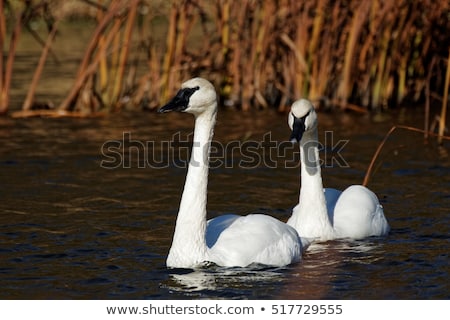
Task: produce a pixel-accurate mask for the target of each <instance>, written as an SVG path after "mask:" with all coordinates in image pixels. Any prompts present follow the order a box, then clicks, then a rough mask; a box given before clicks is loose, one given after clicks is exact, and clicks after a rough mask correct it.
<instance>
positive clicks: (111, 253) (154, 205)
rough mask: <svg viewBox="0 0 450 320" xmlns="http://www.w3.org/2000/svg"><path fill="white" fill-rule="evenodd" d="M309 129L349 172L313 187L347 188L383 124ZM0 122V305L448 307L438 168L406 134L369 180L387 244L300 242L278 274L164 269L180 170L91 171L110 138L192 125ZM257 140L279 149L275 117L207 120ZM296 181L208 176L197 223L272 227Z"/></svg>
mask: <svg viewBox="0 0 450 320" xmlns="http://www.w3.org/2000/svg"><path fill="white" fill-rule="evenodd" d="M350 117H351V118H350ZM320 119H322V120H323V121H322V122H321V123H323V124H321V127H320V130H321V132H320V135H319V136H320V137H324V133H323V132H324V131H326V130H332V131H333V133H334V138H335V139H337V140H339V139H348V140H349V143H348V144H347V145H346V147H345V149H344V150H343V156H344V157H345V159H346V161H347V162H348V163H349V165H350V167H349V168H338V167H329V168H324V170H323V177H324V184H325V186H326V187H335V188H341V189H342V188H345V187H346V186H348V185H349V184H352V183H361V181H362V179H363V177H364V173H365V170H366V167H367V164H368V163H369V161H370V158H371V156H372V154H373V151H374V150H375V148H376V146H377V144H378V142H379V141H380V140H381V139H382V137H383V134H384V132H386V131H387V130H388V129H389V127H390V124H386V125H383V124H381V125H380V124H378V125H376V126H374V125H371V123H370V120H369V119H367V118H362V117H358V116H352V115H345V118H341V117H336V116H333V115H328V114H320ZM345 121H346V122H345ZM350 124H353V125H354V128H355V129H354V130H350V129H349V126H350ZM0 125H1V127H0V137H1V139H2V146H1V149H0V150H1V154H0V174H1V177H2V178H1V180H0V181H1V194H0V199H1V201H0V212H1V214H0V238H1V239H2V241H1V244H0V281H1V283H2V292H1V293H0V296H1V297H2V298H21V299H26V298H31V299H36V298H41V299H45V298H56V299H57V298H74V299H124V298H127V299H190V298H199V299H209V298H219V299H243V298H245V299H355V298H356V299H382V298H384V299H411V298H414V299H416V298H418V299H430V298H435V299H448V298H450V288H449V285H448V278H449V275H450V270H449V267H448V261H449V257H448V252H449V244H450V236H449V234H450V232H449V231H450V230H449V226H450V221H449V219H450V216H449V214H448V208H449V207H450V194H449V192H448V190H450V169H449V167H450V166H449V160H448V158H446V157H445V156H444V157H443V156H442V153H440V151H439V149H438V148H436V147H435V146H434V145H433V144H432V143H431V144H428V145H424V144H423V141H422V138H421V137H420V136H417V135H415V134H410V133H408V132H398V133H396V134H395V135H394V136H393V137H392V138H391V139H390V140H389V142H388V144H387V145H386V146H385V149H384V150H383V152H382V154H381V157H380V160H379V161H378V166H377V170H376V171H375V174H374V176H373V178H372V180H371V182H370V187H371V188H372V189H373V190H374V191H375V192H376V193H377V194H378V195H379V197H380V199H381V202H382V204H383V206H384V208H385V213H386V216H387V218H388V220H389V222H390V224H391V227H392V230H391V233H390V234H389V236H388V237H387V238H371V239H365V240H360V241H330V242H326V243H320V244H314V245H312V246H311V248H310V249H309V250H308V252H306V254H305V255H304V259H303V261H301V262H300V263H298V264H295V265H291V266H288V267H285V268H280V269H267V268H266V269H256V270H255V269H248V268H244V269H243V268H240V269H223V268H219V267H214V266H209V267H207V268H204V269H200V270H169V269H167V268H166V267H165V259H166V255H167V252H168V249H169V247H170V244H171V238H172V233H173V228H174V224H175V219H176V214H177V209H178V203H179V198H180V194H181V191H182V186H183V182H184V178H185V174H186V170H185V169H184V168H178V167H176V166H175V165H171V166H169V167H167V168H161V169H154V168H149V167H146V168H139V167H138V166H137V165H132V166H131V167H130V168H116V169H104V168H101V167H100V163H101V161H102V159H103V155H102V153H101V146H102V145H103V144H104V142H105V141H108V140H114V139H120V138H121V137H122V136H123V132H124V131H126V132H132V136H133V139H137V140H140V141H153V140H154V141H157V142H160V141H163V140H164V139H168V138H170V137H172V135H173V133H174V132H176V131H180V132H182V133H183V134H186V135H187V134H188V133H189V132H190V131H191V130H192V125H193V119H191V118H190V117H187V116H186V115H182V114H173V115H168V116H165V117H159V116H158V115H157V114H154V113H143V114H137V115H136V114H121V115H115V116H114V115H113V116H111V117H108V118H102V119H76V120H75V119H26V120H13V119H0ZM363 130H364V131H363ZM269 131H270V132H271V135H272V139H274V140H275V141H285V139H287V137H288V133H289V132H288V128H287V126H286V124H285V116H281V115H277V114H274V113H272V112H270V111H268V112H261V113H259V114H258V116H257V117H256V118H255V117H253V116H251V115H246V114H236V113H233V112H230V111H226V110H221V112H220V113H219V122H218V125H217V128H216V134H215V139H216V140H217V141H222V142H224V143H227V142H229V141H231V140H233V139H253V140H255V141H258V140H259V141H261V140H262V139H263V137H264V135H265V134H266V133H267V132H269ZM362 132H364V134H362ZM444 147H445V146H444ZM299 180H300V179H299V170H298V168H284V167H282V166H276V167H274V168H268V167H265V166H263V165H261V166H257V167H255V168H253V169H248V168H240V167H232V168H226V167H218V168H215V169H212V170H211V174H210V183H209V202H208V214H209V217H213V216H216V215H220V214H225V213H238V214H247V213H251V212H261V213H266V214H270V215H273V216H275V217H277V218H278V219H281V220H283V221H286V220H287V218H288V217H289V216H290V213H291V211H290V210H291V208H292V207H293V206H294V205H295V204H296V202H297V201H298V188H299V186H298V183H299Z"/></svg>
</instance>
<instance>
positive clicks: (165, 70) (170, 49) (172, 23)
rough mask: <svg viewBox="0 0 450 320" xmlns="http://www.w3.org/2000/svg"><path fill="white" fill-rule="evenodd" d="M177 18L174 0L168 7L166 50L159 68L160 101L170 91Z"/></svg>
mask: <svg viewBox="0 0 450 320" xmlns="http://www.w3.org/2000/svg"><path fill="white" fill-rule="evenodd" d="M177 18H178V6H177V3H176V2H175V1H174V2H172V6H171V8H170V14H169V27H168V28H169V29H168V32H167V37H166V39H167V40H166V51H165V54H164V60H163V65H162V70H161V84H160V86H161V103H162V104H163V103H165V102H166V101H168V99H169V96H170V95H171V92H170V90H169V76H170V73H171V66H172V60H173V56H174V52H175V41H176V32H177V30H176V27H177V22H176V21H177Z"/></svg>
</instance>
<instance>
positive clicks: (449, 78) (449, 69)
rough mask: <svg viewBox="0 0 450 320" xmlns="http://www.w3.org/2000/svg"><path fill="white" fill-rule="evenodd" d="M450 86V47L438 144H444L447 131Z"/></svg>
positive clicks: (449, 49)
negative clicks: (449, 91)
mask: <svg viewBox="0 0 450 320" xmlns="http://www.w3.org/2000/svg"><path fill="white" fill-rule="evenodd" d="M449 86H450V47H449V48H448V58H447V72H446V74H445V85H444V93H443V98H442V108H441V116H440V117H439V136H438V142H439V144H442V140H443V137H444V131H445V128H446V126H445V122H446V119H447V106H448V88H449Z"/></svg>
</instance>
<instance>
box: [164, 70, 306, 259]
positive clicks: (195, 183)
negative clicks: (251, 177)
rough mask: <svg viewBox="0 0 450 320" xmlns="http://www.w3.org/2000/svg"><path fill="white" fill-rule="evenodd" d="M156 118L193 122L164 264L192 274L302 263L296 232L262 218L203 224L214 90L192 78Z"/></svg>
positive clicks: (223, 219) (227, 217) (222, 219)
mask: <svg viewBox="0 0 450 320" xmlns="http://www.w3.org/2000/svg"><path fill="white" fill-rule="evenodd" d="M159 111H160V112H168V111H182V112H188V113H192V114H193V115H194V116H195V128H194V138H193V139H194V141H193V148H192V153H191V159H190V162H189V167H188V172H187V176H186V182H185V185H184V190H183V194H182V197H181V202H180V209H179V212H178V216H177V221H176V226H175V232H174V236H173V241H172V246H171V248H170V251H169V255H168V257H167V261H166V264H167V266H168V267H172V268H194V267H197V266H200V265H202V264H204V263H207V262H213V263H215V264H217V265H219V266H225V267H234V266H237V267H246V266H249V265H251V264H264V265H268V266H285V265H288V264H291V263H293V262H297V261H299V260H300V259H301V253H302V247H303V245H302V242H301V239H300V237H299V236H298V234H297V231H296V230H295V229H294V228H293V227H291V226H289V225H287V224H285V223H283V222H281V221H279V220H277V219H275V218H273V217H271V216H267V215H263V214H252V215H248V216H237V215H225V216H221V217H217V218H214V219H211V220H209V221H206V203H207V184H208V157H209V151H210V145H211V139H212V136H213V130H214V125H215V121H216V113H217V98H216V92H215V90H214V87H213V85H212V84H211V83H210V82H208V81H207V80H205V79H202V78H193V79H191V80H188V81H186V82H185V83H183V84H182V86H181V89H180V90H179V92H178V93H177V95H176V96H175V97H174V98H173V99H172V100H171V101H170V102H169V103H168V104H167V105H165V106H164V107H162V108H161V109H160V110H159Z"/></svg>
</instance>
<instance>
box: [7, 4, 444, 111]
mask: <svg viewBox="0 0 450 320" xmlns="http://www.w3.org/2000/svg"><path fill="white" fill-rule="evenodd" d="M1 6H2V8H1V14H0V26H1V39H0V46H1V47H0V48H1V50H2V52H3V56H2V59H1V60H0V70H1V74H2V79H1V82H0V84H1V86H0V87H1V90H2V95H1V100H0V112H1V113H7V112H8V111H19V110H21V112H20V113H15V114H14V115H15V116H30V115H36V114H39V115H45V114H46V115H48V114H51V112H49V111H40V112H38V111H36V110H41V109H51V110H54V111H56V110H58V111H59V112H57V113H56V112H54V113H53V115H67V113H68V112H73V111H75V112H78V113H81V115H85V114H93V113H96V112H102V113H105V112H106V113H108V112H116V111H120V110H122V109H138V110H140V109H154V108H156V107H158V106H159V105H162V104H163V103H164V102H166V101H167V100H168V98H169V97H170V96H171V95H173V94H174V92H175V91H176V90H177V88H178V87H179V85H180V83H181V82H182V81H184V80H186V79H188V78H191V77H193V76H197V75H200V76H203V77H205V78H208V79H209V80H211V81H212V82H213V83H214V84H215V86H216V88H217V89H218V91H219V92H220V99H221V105H223V106H231V107H235V108H237V109H239V110H243V111H248V110H257V109H264V108H275V109H277V110H279V111H285V109H286V108H287V107H288V106H289V105H290V104H291V103H292V102H293V101H294V100H296V99H298V98H300V97H306V98H309V99H311V100H313V101H314V102H315V104H316V106H317V107H320V108H324V109H335V108H340V109H352V110H355V111H357V112H366V111H367V110H376V111H380V110H383V109H384V110H386V109H391V108H397V107H398V106H405V105H406V106H417V105H421V106H423V105H425V104H427V103H428V104H432V105H439V106H443V99H444V95H445V92H446V91H448V83H446V70H447V69H448V68H447V66H448V56H449V52H450V51H449V48H450V19H449V17H450V4H449V2H448V1H432V0H417V1H409V0H400V1H397V0H387V1H376V0H375V1H368V0H367V1H352V0H338V1H329V0H311V1H298V0H267V1H258V0H243V1H231V0H216V1H210V0H172V1H159V0H157V1H150V0H133V1H124V0H112V1H107V0H99V1H92V0H69V1H62V0H43V1H38V0H34V1H31V0H27V1H13V0H3V1H2V2H1ZM33 111H34V112H33ZM72 115H74V114H72ZM77 115H80V114H77Z"/></svg>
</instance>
